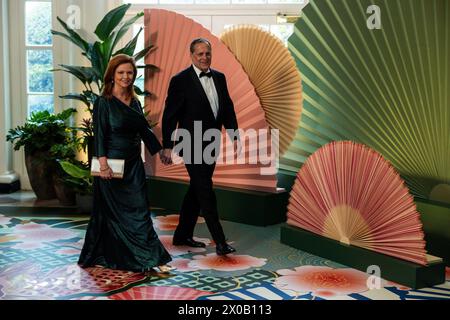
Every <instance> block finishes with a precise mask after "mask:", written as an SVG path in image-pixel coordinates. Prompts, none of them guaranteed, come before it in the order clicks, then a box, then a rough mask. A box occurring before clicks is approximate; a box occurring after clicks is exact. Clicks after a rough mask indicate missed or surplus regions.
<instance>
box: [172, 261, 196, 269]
mask: <svg viewBox="0 0 450 320" xmlns="http://www.w3.org/2000/svg"><path fill="white" fill-rule="evenodd" d="M191 261H192V260H191V259H174V260H172V261H171V262H169V265H170V266H172V267H175V268H177V269H176V270H177V272H190V271H197V270H198V268H194V267H191V266H189V262H191Z"/></svg>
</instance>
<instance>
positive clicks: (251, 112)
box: [145, 9, 277, 191]
mask: <svg viewBox="0 0 450 320" xmlns="http://www.w3.org/2000/svg"><path fill="white" fill-rule="evenodd" d="M145 25H146V29H145V39H146V42H147V43H152V44H154V45H155V47H156V49H155V50H154V52H152V53H151V54H149V55H148V56H147V58H146V63H148V64H154V65H156V66H157V67H158V68H159V70H158V72H155V73H154V74H153V75H151V77H149V80H148V81H146V84H145V86H146V89H147V90H148V91H150V92H152V93H153V95H152V97H150V98H147V100H146V106H147V108H148V110H150V119H151V120H152V121H153V122H157V123H158V124H157V126H156V127H155V128H154V132H155V134H156V135H157V136H158V137H161V123H162V116H163V110H164V102H165V98H166V95H167V89H168V86H169V82H170V79H171V77H172V76H174V75H175V74H177V73H178V72H180V71H182V70H184V69H185V68H187V67H189V66H190V65H191V63H192V62H191V59H190V56H189V45H190V43H191V41H192V40H193V39H194V38H197V37H203V38H207V39H208V40H209V41H210V42H211V46H212V64H211V68H213V69H217V70H218V71H220V72H222V73H224V74H225V76H226V79H227V86H228V91H229V93H230V96H231V99H232V100H233V103H234V109H235V112H236V117H237V120H238V124H239V128H240V129H242V130H244V131H247V130H248V129H253V130H255V131H258V132H259V131H260V130H266V131H265V132H267V133H268V134H267V135H266V136H265V137H264V138H261V139H264V140H265V143H266V145H268V146H270V145H271V136H270V131H269V130H270V128H269V125H268V124H267V122H266V118H265V113H264V110H263V108H262V107H261V102H260V100H259V98H258V96H257V95H256V92H255V87H254V86H253V85H252V83H251V82H250V80H249V77H248V75H247V74H246V73H245V71H244V69H243V68H242V66H241V64H240V63H239V62H238V61H237V60H236V58H235V57H234V56H233V54H232V53H231V52H230V50H229V49H228V48H227V47H226V46H225V44H223V43H222V42H221V41H220V40H219V39H218V38H217V37H216V36H214V35H213V34H211V32H209V31H208V30H207V29H206V28H204V27H203V26H202V25H200V24H199V23H197V22H195V21H193V20H192V19H189V18H187V17H185V16H183V15H181V14H177V13H175V12H172V11H168V10H162V9H150V10H145ZM223 139H225V134H223ZM243 144H244V145H245V146H248V140H245V141H243ZM257 147H258V146H255V145H253V146H252V148H253V149H251V148H249V147H246V148H245V158H246V159H250V158H251V157H252V154H253V152H254V151H255V150H256V151H258V149H257ZM224 148H225V143H222V152H223V151H224ZM255 148H256V149H255ZM223 154H225V152H223ZM255 162H257V163H255ZM149 163H151V166H152V172H153V173H154V175H155V176H157V177H165V178H173V179H178V180H184V181H186V180H188V179H189V176H188V173H187V171H186V169H185V167H184V165H183V164H173V165H170V166H164V165H162V164H161V163H160V161H159V160H158V159H157V158H156V157H154V158H153V159H150V161H149ZM270 166H271V164H269V165H267V164H263V163H261V162H258V161H253V162H250V161H248V162H247V163H245V164H227V163H224V164H218V165H217V167H216V170H215V172H214V176H213V181H214V184H215V185H227V186H233V187H238V188H248V189H252V190H259V189H261V190H267V191H276V188H277V177H276V175H275V170H272V171H274V173H273V174H265V175H261V168H268V169H270V168H269V167H270Z"/></svg>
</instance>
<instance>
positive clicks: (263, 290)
mask: <svg viewBox="0 0 450 320" xmlns="http://www.w3.org/2000/svg"><path fill="white" fill-rule="evenodd" d="M6 211H7V210H6V209H2V208H0V299H3V300H19V299H20V300H21V299H27V300H30V299H38V300H48V299H58V300H124V299H125V300H144V299H147V300H149V299H157V300H295V299H298V300H312V299H315V300H321V299H339V300H371V299H373V300H416V299H433V300H434V299H439V300H443V299H448V300H450V269H448V268H447V275H446V282H445V283H443V284H441V285H438V286H435V287H433V288H426V289H420V290H410V289H409V288H406V287H404V286H401V285H398V284H395V283H392V282H389V281H384V280H383V281H381V287H379V288H377V289H369V288H368V285H367V280H368V278H369V277H370V275H369V274H366V273H363V272H360V271H357V270H355V269H351V268H347V267H345V266H342V265H339V264H336V263H334V262H332V261H329V260H325V259H323V258H320V257H317V256H313V255H311V254H308V253H306V252H302V251H300V250H296V249H294V248H291V247H288V246H286V245H283V244H281V243H280V241H279V231H280V228H279V226H270V227H265V228H264V227H254V226H248V225H243V224H237V223H232V222H227V221H224V222H223V226H224V229H225V233H226V234H227V236H228V238H229V242H230V243H231V244H232V245H233V246H234V247H235V248H236V249H237V252H236V253H235V254H232V255H229V256H226V257H219V256H217V255H216V254H215V250H214V249H215V246H214V243H212V242H211V241H210V239H209V238H208V236H209V233H208V231H207V228H206V225H205V223H204V221H202V219H199V223H198V225H197V227H196V231H195V234H196V235H197V236H198V237H197V240H200V241H204V242H206V243H207V247H206V248H189V247H183V246H181V247H180V246H177V247H175V246H172V244H171V243H172V233H173V231H174V229H175V227H176V224H177V222H178V216H177V215H176V214H174V213H173V212H165V211H163V210H155V213H156V214H157V215H155V217H154V219H153V221H154V224H155V228H156V230H157V232H158V234H159V235H160V239H161V241H162V242H163V243H164V245H165V246H166V248H167V249H168V251H169V252H170V253H171V255H172V256H173V259H174V260H173V261H172V263H171V264H172V265H173V266H175V267H177V269H176V271H174V272H172V273H171V274H170V275H162V274H156V273H152V274H144V273H133V272H124V271H118V270H109V269H105V268H87V269H81V268H79V267H78V266H77V264H76V262H77V260H78V255H79V253H80V250H81V247H82V244H83V238H84V233H85V229H86V226H87V222H88V219H89V217H88V216H78V215H73V216H67V215H66V216H61V217H58V216H55V215H48V216H47V215H45V214H39V215H36V214H34V215H33V216H27V215H24V214H21V215H20V216H17V215H15V216H13V215H9V214H8V212H6Z"/></svg>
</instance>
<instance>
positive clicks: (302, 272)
mask: <svg viewBox="0 0 450 320" xmlns="http://www.w3.org/2000/svg"><path fill="white" fill-rule="evenodd" d="M277 273H278V274H279V275H280V277H279V278H277V279H276V280H275V286H277V287H279V288H280V289H283V290H293V291H295V292H297V293H309V292H311V294H312V295H313V296H316V297H322V298H330V297H333V296H341V295H348V294H352V293H361V292H365V291H367V290H369V288H368V287H367V279H368V277H369V275H368V274H366V273H364V272H361V271H358V270H354V269H333V268H330V267H319V266H302V267H297V268H295V269H294V270H290V269H282V270H278V271H277Z"/></svg>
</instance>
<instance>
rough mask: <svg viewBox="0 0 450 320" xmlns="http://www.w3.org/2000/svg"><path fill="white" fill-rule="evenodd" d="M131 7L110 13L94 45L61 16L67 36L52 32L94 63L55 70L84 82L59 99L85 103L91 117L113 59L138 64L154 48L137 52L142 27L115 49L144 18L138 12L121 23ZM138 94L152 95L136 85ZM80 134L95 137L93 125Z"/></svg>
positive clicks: (101, 23)
mask: <svg viewBox="0 0 450 320" xmlns="http://www.w3.org/2000/svg"><path fill="white" fill-rule="evenodd" d="M130 6H131V4H124V5H121V6H119V7H117V8H115V9H113V10H111V11H110V12H108V13H107V14H106V16H105V17H104V18H103V19H102V21H101V22H100V23H99V24H98V25H97V27H96V29H95V32H94V33H95V35H96V36H97V38H98V41H95V42H93V43H92V42H88V41H87V40H85V39H83V38H82V37H81V36H80V35H79V34H78V33H77V32H76V31H75V30H74V29H72V28H70V27H69V26H68V25H67V24H66V23H65V22H64V21H63V20H62V19H61V18H59V17H57V20H58V22H59V23H60V24H61V26H62V27H63V28H64V30H65V32H66V33H64V32H60V31H56V30H52V31H51V32H52V34H53V35H55V36H60V37H63V38H65V39H66V40H68V41H70V42H72V43H73V44H75V45H76V46H78V47H79V48H80V49H81V51H82V55H83V56H85V57H86V58H87V59H88V60H89V62H90V64H91V66H89V67H84V66H70V65H65V64H60V65H59V66H60V68H58V69H53V70H52V71H63V72H67V73H69V74H71V75H72V76H74V77H76V78H77V79H78V80H80V81H81V83H82V84H83V86H84V90H83V91H82V92H78V93H69V94H66V95H64V96H60V98H62V99H69V100H76V101H80V102H82V103H83V104H84V105H85V106H86V108H87V110H88V111H89V113H90V115H91V116H92V112H93V105H94V103H95V100H97V98H98V96H99V93H100V92H102V90H103V87H104V83H103V76H104V74H105V72H106V68H107V66H108V63H109V60H110V59H111V57H113V56H115V55H117V54H127V55H129V56H132V57H134V59H135V60H136V61H139V60H141V59H142V58H144V57H145V56H146V55H147V53H149V52H150V51H151V50H152V49H153V45H149V46H147V47H145V48H144V49H143V50H141V51H139V52H137V53H135V51H136V45H137V41H138V38H139V35H140V34H141V32H142V30H143V28H142V27H141V28H140V29H139V31H138V33H137V34H136V36H135V37H134V38H133V39H132V40H130V41H129V42H128V43H127V44H126V45H125V46H124V47H123V48H121V49H117V48H116V47H117V45H118V43H119V41H120V40H121V39H122V38H123V36H124V35H125V34H126V33H127V31H128V30H129V29H130V27H132V26H133V24H134V23H135V22H136V21H137V20H138V19H140V18H141V17H142V16H143V15H144V13H143V12H139V13H137V14H136V15H135V16H134V17H132V18H131V19H129V20H127V21H124V22H123V21H122V20H123V19H124V17H125V14H126V12H127V11H128V9H129V8H130ZM138 68H145V69H146V70H152V71H154V70H155V69H157V67H156V66H154V65H151V64H145V65H139V66H138ZM135 91H136V94H138V95H141V96H149V95H150V93H149V92H148V91H142V90H141V89H140V88H139V87H137V86H135ZM81 131H82V132H83V136H84V137H88V136H92V126H85V127H84V128H83V130H81Z"/></svg>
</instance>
